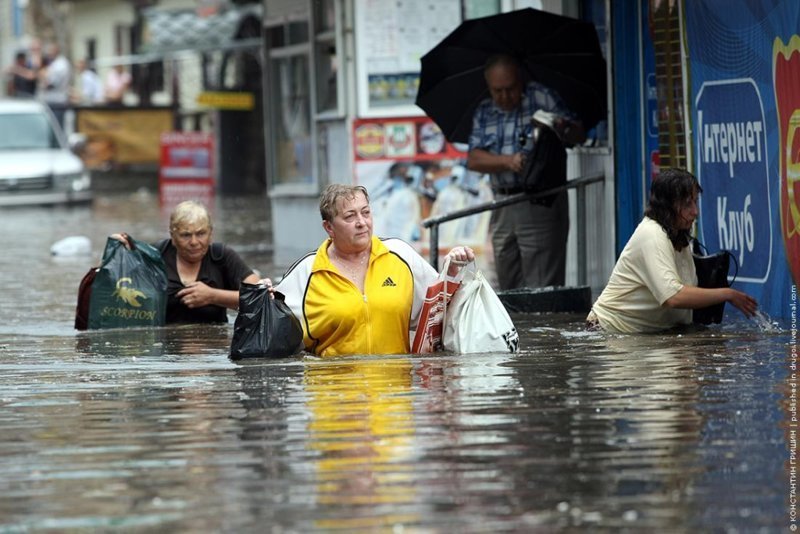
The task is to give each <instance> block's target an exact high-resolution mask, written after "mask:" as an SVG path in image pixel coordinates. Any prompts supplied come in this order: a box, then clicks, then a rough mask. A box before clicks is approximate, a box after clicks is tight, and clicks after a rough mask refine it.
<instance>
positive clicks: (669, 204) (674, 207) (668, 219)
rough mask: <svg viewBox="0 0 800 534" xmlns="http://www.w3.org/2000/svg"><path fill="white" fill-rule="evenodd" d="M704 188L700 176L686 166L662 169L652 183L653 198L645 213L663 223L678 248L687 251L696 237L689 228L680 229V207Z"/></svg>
mask: <svg viewBox="0 0 800 534" xmlns="http://www.w3.org/2000/svg"><path fill="white" fill-rule="evenodd" d="M702 191H703V188H702V187H700V184H699V183H698V182H697V178H695V177H694V175H693V174H692V173H690V172H688V171H685V170H683V169H674V168H667V169H662V170H661V172H659V173H658V175H657V176H656V177H655V178H654V179H653V183H652V184H650V200H649V201H648V203H647V208H646V209H645V210H644V214H645V216H646V217H650V218H651V219H653V220H654V221H656V222H657V223H658V224H660V225H661V227H662V228H663V229H664V230H665V231H666V232H667V236H668V237H669V240H670V241H671V242H672V246H673V247H674V248H675V250H683V248H685V247H687V246H689V243H690V242H691V240H692V234H691V233H690V232H689V230H679V229H677V228H676V226H677V225H676V218H677V216H678V206H679V205H680V204H683V203H684V202H686V201H687V200H691V198H692V197H693V196H694V195H695V194H699V193H701V192H702Z"/></svg>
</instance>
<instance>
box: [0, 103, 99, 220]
mask: <svg viewBox="0 0 800 534" xmlns="http://www.w3.org/2000/svg"><path fill="white" fill-rule="evenodd" d="M91 200H92V179H91V174H90V172H89V170H88V169H87V168H86V167H85V165H84V164H83V162H82V161H81V159H80V158H79V157H78V156H76V155H75V154H74V153H73V152H72V150H71V149H70V147H69V145H68V143H67V139H66V136H65V135H64V132H63V130H62V129H61V127H60V126H59V125H58V122H57V121H56V119H55V117H54V116H53V114H52V113H51V112H50V109H49V108H48V107H47V106H46V105H45V104H43V103H41V102H38V101H36V100H20V99H0V206H20V205H36V204H69V203H78V202H89V201H91Z"/></svg>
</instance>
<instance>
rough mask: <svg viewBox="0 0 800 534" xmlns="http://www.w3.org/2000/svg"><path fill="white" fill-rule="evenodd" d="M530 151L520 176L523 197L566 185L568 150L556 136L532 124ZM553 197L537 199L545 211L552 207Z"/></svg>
mask: <svg viewBox="0 0 800 534" xmlns="http://www.w3.org/2000/svg"><path fill="white" fill-rule="evenodd" d="M531 125H532V126H533V130H532V132H531V135H532V137H533V149H532V150H531V152H530V154H528V155H527V156H526V157H525V165H524V166H523V168H522V172H521V173H520V176H521V178H522V187H523V189H524V190H525V192H526V193H537V192H539V191H547V190H548V189H553V188H554V187H559V186H562V185H564V184H566V183H567V149H566V148H565V147H564V143H563V142H562V141H561V139H560V138H559V137H558V134H556V132H555V131H554V130H553V129H552V128H550V127H549V126H547V125H546V124H542V123H541V122H539V121H536V120H532V121H531ZM555 199H556V195H549V196H546V197H542V198H539V199H536V200H535V201H534V202H536V203H538V204H543V205H545V206H547V207H550V206H552V205H553V202H554V201H555Z"/></svg>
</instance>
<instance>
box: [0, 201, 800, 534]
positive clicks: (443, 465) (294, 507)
mask: <svg viewBox="0 0 800 534" xmlns="http://www.w3.org/2000/svg"><path fill="white" fill-rule="evenodd" d="M213 215H214V217H215V220H216V226H215V237H216V239H217V240H221V241H224V242H226V243H228V244H230V245H231V246H233V247H234V248H235V249H236V250H237V251H239V252H240V254H241V255H242V257H243V258H244V259H245V261H246V262H247V263H248V264H250V265H251V266H252V267H255V268H257V269H259V270H261V271H262V273H263V274H266V275H278V274H280V273H273V272H271V271H273V270H276V269H275V268H273V267H271V266H270V262H271V248H270V247H269V245H268V240H269V239H270V227H269V214H268V212H267V208H266V201H265V200H264V199H260V198H253V197H250V198H247V199H218V200H217V205H216V207H215V209H214V212H213ZM2 220H3V230H4V232H3V233H4V238H3V240H2V243H3V254H2V256H0V266H1V268H0V288H2V290H1V291H0V496H2V497H0V532H28V531H34V532H38V531H101V532H102V531H120V530H123V531H142V532H144V531H147V532H190V531H191V532H200V531H216V532H309V531H339V532H356V531H364V532H442V533H450V532H553V531H575V532H577V531H584V530H587V529H588V531H617V530H623V531H624V530H630V531H634V530H642V531H646V532H696V531H727V532H759V531H763V532H774V531H778V530H785V529H786V528H787V527H788V526H789V525H790V499H793V498H794V497H793V495H791V494H790V490H791V487H790V480H789V472H790V468H793V466H792V465H791V464H790V454H789V452H790V431H791V432H793V428H792V427H791V426H790V418H791V415H792V414H793V413H794V414H796V412H795V411H793V410H795V409H796V407H795V406H794V405H793V404H792V403H790V393H791V390H790V383H789V382H788V380H787V375H788V373H789V370H790V369H789V357H790V353H791V346H790V331H789V326H788V324H781V325H780V327H773V328H766V327H764V326H763V325H762V326H761V327H759V326H758V325H757V324H756V323H755V322H750V321H745V320H744V319H741V318H740V317H741V316H739V315H730V316H729V317H728V319H733V320H734V321H733V322H729V323H728V324H725V325H723V326H722V327H720V326H715V327H713V328H708V329H697V330H693V331H687V332H685V333H683V334H680V335H678V334H670V335H649V336H606V335H602V334H598V333H589V332H585V331H584V330H583V327H582V324H583V317H582V316H574V315H555V314H553V315H516V316H514V320H515V323H516V325H517V329H518V330H519V331H520V333H521V349H522V350H521V352H520V353H519V354H515V355H497V354H491V355H470V356H456V355H449V354H439V355H433V356H419V355H409V356H400V357H397V356H391V357H390V356H385V357H377V356H375V357H352V358H343V359H337V360H319V359H316V358H301V357H297V358H292V359H286V360H272V361H270V360H251V361H244V362H241V363H234V362H231V361H230V360H229V359H228V349H229V343H230V335H231V332H232V324H229V325H220V326H212V327H209V326H179V327H166V328H160V329H136V330H126V331H121V330H114V331H111V330H108V331H92V332H81V333H79V332H77V331H75V330H74V329H73V319H74V310H75V302H76V296H77V288H78V284H79V282H80V279H81V277H82V276H83V274H85V272H86V271H87V270H88V268H89V267H90V266H91V265H93V264H95V263H96V262H97V261H98V259H99V255H100V253H101V252H102V247H103V245H104V243H105V238H106V236H107V235H108V234H110V233H112V232H114V231H122V230H124V231H127V232H129V233H130V234H131V235H132V236H134V237H135V238H136V239H140V240H145V241H156V240H158V239H161V238H162V237H166V226H167V222H166V217H165V215H164V214H163V213H162V212H161V210H160V209H159V206H158V199H157V197H155V196H152V195H149V194H145V193H133V194H127V193H126V194H117V195H109V194H103V195H99V196H98V198H97V199H96V200H95V202H94V204H93V206H91V207H90V206H86V207H74V208H55V209H45V208H25V209H11V210H4V211H3V212H2ZM70 235H85V236H88V237H89V238H90V239H91V240H92V245H93V255H92V256H91V257H87V256H83V257H77V258H55V257H52V256H51V255H50V252H49V249H50V246H51V245H52V244H53V243H54V242H56V241H57V240H59V239H61V238H63V237H66V236H70ZM230 317H231V318H232V317H233V315H231V316H230Z"/></svg>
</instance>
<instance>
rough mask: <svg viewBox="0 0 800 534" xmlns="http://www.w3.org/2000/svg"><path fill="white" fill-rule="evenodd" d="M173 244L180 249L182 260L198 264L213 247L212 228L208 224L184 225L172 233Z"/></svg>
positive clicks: (179, 253) (179, 254)
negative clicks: (211, 246)
mask: <svg viewBox="0 0 800 534" xmlns="http://www.w3.org/2000/svg"><path fill="white" fill-rule="evenodd" d="M172 244H173V245H175V248H176V249H178V256H179V257H180V258H181V259H182V260H184V261H186V262H188V263H197V262H199V261H201V260H202V259H203V257H204V256H205V255H206V253H207V252H208V247H209V245H211V228H209V226H208V223H207V222H198V223H187V224H183V225H181V226H180V227H178V228H177V229H176V230H175V231H173V232H172Z"/></svg>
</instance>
